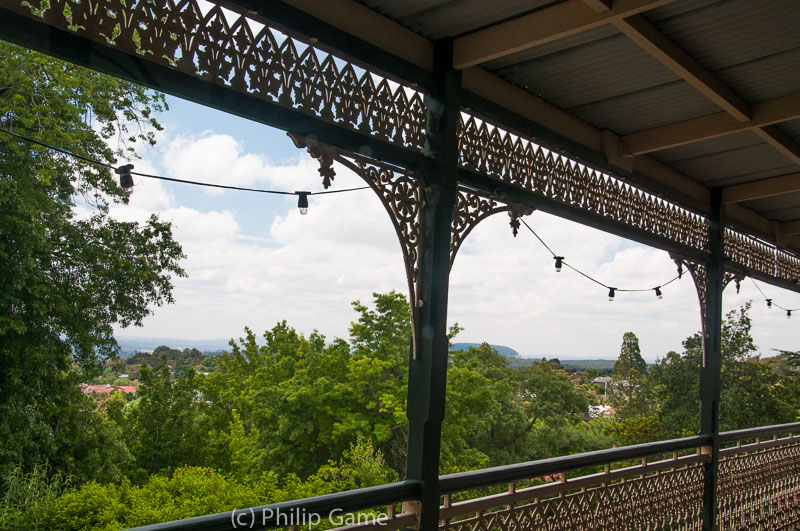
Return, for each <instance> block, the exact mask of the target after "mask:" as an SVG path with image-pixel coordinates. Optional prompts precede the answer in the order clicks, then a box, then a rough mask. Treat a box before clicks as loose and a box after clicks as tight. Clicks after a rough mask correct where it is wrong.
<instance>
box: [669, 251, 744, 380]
mask: <svg viewBox="0 0 800 531" xmlns="http://www.w3.org/2000/svg"><path fill="white" fill-rule="evenodd" d="M670 256H671V257H672V260H673V261H674V262H675V263H676V264H677V265H678V271H679V274H682V272H683V271H685V270H687V269H688V270H689V273H690V274H691V275H692V280H693V281H694V287H695V289H696V290H697V299H698V301H699V302H700V328H701V330H702V332H703V360H702V362H703V367H705V366H706V343H705V339H706V338H707V337H708V334H707V333H706V315H707V313H708V272H707V269H706V266H705V264H702V263H700V262H697V261H694V260H686V259H684V258H681V257H679V256H676V255H670ZM742 278H743V277H742V275H741V274H740V273H733V272H731V271H725V272H724V273H723V274H722V289H723V290H724V289H725V287H726V286H727V285H728V284H730V283H731V282H732V281H736V285H737V288H736V289H737V293H738V289H739V288H738V285H739V282H740V281H741V279H742Z"/></svg>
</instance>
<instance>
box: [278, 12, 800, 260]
mask: <svg viewBox="0 0 800 531" xmlns="http://www.w3.org/2000/svg"><path fill="white" fill-rule="evenodd" d="M285 1H286V3H288V4H291V5H294V6H297V7H298V8H300V9H302V10H304V11H306V12H308V13H309V14H310V15H312V16H314V17H317V18H319V19H321V20H323V21H325V22H327V23H329V24H331V25H333V26H336V27H339V28H341V29H343V30H345V31H348V32H349V33H351V34H352V35H353V36H355V37H358V38H360V39H362V40H364V41H366V42H369V43H372V44H374V45H376V46H378V47H381V48H385V49H387V50H392V52H393V53H395V54H396V55H397V56H399V57H401V58H403V59H405V60H407V61H409V62H411V63H414V64H417V65H420V66H422V67H423V68H426V69H427V68H432V66H431V65H432V64H433V43H432V42H431V41H428V40H427V39H424V38H423V37H420V36H419V35H417V34H414V33H413V32H411V31H410V30H408V29H407V28H404V27H402V26H400V25H399V24H397V23H394V22H391V21H389V20H388V19H386V20H383V21H381V20H378V18H376V17H381V15H379V14H377V13H375V12H372V13H367V12H365V11H362V10H361V9H358V8H359V7H360V8H363V7H364V6H363V5H361V4H359V5H356V4H358V2H356V1H355V0H332V1H334V2H335V8H332V7H330V6H329V5H327V4H326V2H317V1H314V0H285ZM672 1H674V0H659V1H649V2H645V1H644V0H614V3H613V9H612V10H610V11H609V12H607V13H606V15H609V16H618V17H624V16H628V15H630V14H635V13H636V12H641V11H644V10H646V9H652V8H655V7H658V6H660V5H665V4H667V3H670V2H672ZM565 3H572V4H578V7H579V8H581V11H580V12H582V13H583V15H581V16H585V15H586V14H587V13H589V15H592V16H596V14H593V13H591V10H590V9H588V8H587V7H586V6H585V5H579V4H581V3H582V0H568V2H565ZM558 5H563V4H558ZM554 7H557V6H554ZM353 9H356V11H362V12H361V14H359V15H358V16H357V17H356V19H357V20H356V19H349V18H348V17H347V16H346V15H345V14H346V13H349V12H351V10H353ZM549 9H552V8H547V9H545V10H543V11H548V10H549ZM626 9H627V10H631V11H627V12H625V11H624V10H626ZM622 12H625V13H627V14H626V15H620V14H619V13H622ZM384 18H385V17H384ZM556 18H558V17H556ZM608 21H609V18H608V17H606V18H603V19H602V21H601V22H599V23H596V22H590V23H588V25H586V24H584V25H581V24H582V23H581V22H580V21H579V20H575V21H573V23H572V24H571V25H570V26H569V27H568V28H566V29H563V31H562V30H555V29H554V30H553V32H551V33H554V34H553V35H544V36H543V37H542V38H544V39H545V40H544V41H542V42H548V41H550V40H554V39H557V38H559V37H560V36H566V35H568V34H574V33H577V32H580V31H584V30H586V29H590V27H596V26H598V25H601V24H605V23H607V22H608ZM512 22H513V21H512ZM560 22H561V23H562V24H565V21H564V20H561V21H560ZM566 22H569V21H566ZM576 25H577V27H575V26H576ZM376 27H380V28H381V30H380V31H375V28H376ZM544 27H547V21H546V20H544ZM537 31H538V32H539V33H537V35H542V33H541V31H543V30H542V29H541V28H538V29H537ZM559 32H560V33H559ZM533 45H535V43H534V44H533ZM462 85H463V87H464V88H465V89H466V90H467V91H469V92H472V93H474V94H475V95H477V96H479V97H481V98H484V99H485V100H486V101H487V102H489V104H491V105H497V106H498V107H499V108H501V109H504V112H507V113H509V114H512V115H513V114H515V115H517V116H520V117H522V119H523V120H529V121H530V122H531V123H534V124H537V125H539V126H541V127H542V128H544V129H547V130H549V131H553V132H555V133H557V134H559V135H561V136H562V137H564V138H565V139H566V141H567V142H571V143H572V147H570V149H575V150H576V151H578V150H579V149H580V148H582V149H585V150H586V151H587V152H589V153H596V154H598V156H602V155H603V150H602V134H601V132H600V131H599V130H597V129H595V128H594V127H592V126H591V125H589V124H587V123H585V122H583V121H581V120H580V119H578V118H576V117H575V116H572V115H570V114H568V113H567V112H565V111H563V110H561V109H559V108H557V107H555V106H553V105H551V104H548V103H547V102H545V101H544V100H542V99H540V98H537V97H536V96H534V95H532V94H530V93H529V92H527V91H525V90H523V89H521V88H519V87H517V86H515V85H512V84H511V83H509V82H507V81H505V80H503V79H501V78H500V77H498V76H496V75H494V74H491V73H490V72H488V71H486V70H484V69H482V68H478V67H472V68H469V69H467V70H465V71H464V73H463V81H462ZM465 105H470V102H465ZM754 108H757V106H754ZM475 110H476V111H477V112H480V108H476V109H475ZM520 131H521V132H524V131H525V127H523V128H522V129H520ZM534 135H535V133H534ZM634 173H635V174H636V175H638V176H639V177H640V178H641V180H643V181H644V180H648V181H650V182H651V183H656V184H657V187H658V188H663V189H664V191H663V192H662V193H663V195H664V197H667V198H672V199H673V200H678V201H679V202H680V203H681V204H682V205H683V206H686V207H689V208H695V209H696V210H698V211H701V212H704V211H705V210H706V209H707V206H708V201H709V189H708V188H707V187H706V186H704V185H702V184H700V183H698V182H697V181H695V180H693V179H691V178H690V177H688V176H686V175H684V174H681V173H680V172H678V171H675V170H674V169H672V168H670V167H669V166H667V165H665V164H662V163H660V162H658V161H657V160H655V159H653V158H651V157H647V156H637V157H636V158H635V163H634ZM632 181H634V182H635V181H636V179H635V177H634V178H633V179H632ZM728 215H729V219H730V220H731V221H732V222H734V223H736V224H737V225H738V226H739V227H740V228H741V229H742V230H745V231H752V233H753V234H754V235H756V236H759V237H762V238H765V239H767V240H773V239H774V236H773V234H772V232H773V231H772V230H771V229H770V221H769V220H768V219H767V218H765V217H764V216H761V215H759V214H757V213H756V212H754V211H752V210H750V209H749V208H745V207H744V206H742V205H740V204H731V205H729V207H728ZM583 222H584V223H585V221H583ZM627 237H630V236H627ZM784 243H785V244H786V245H788V246H790V248H791V249H792V250H793V251H798V250H800V237H797V236H789V237H786V238H785V239H784Z"/></svg>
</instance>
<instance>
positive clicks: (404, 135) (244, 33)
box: [8, 0, 426, 151]
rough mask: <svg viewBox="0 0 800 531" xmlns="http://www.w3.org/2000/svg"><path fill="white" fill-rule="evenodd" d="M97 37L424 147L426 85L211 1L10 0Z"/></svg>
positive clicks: (392, 140) (418, 148) (222, 82)
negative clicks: (384, 72)
mask: <svg viewBox="0 0 800 531" xmlns="http://www.w3.org/2000/svg"><path fill="white" fill-rule="evenodd" d="M8 4H11V5H10V6H9V7H10V8H11V9H13V10H14V11H16V12H18V13H20V14H22V15H25V16H28V17H33V18H38V19H40V20H42V21H43V22H45V23H47V24H49V25H51V26H55V27H57V28H61V29H65V30H69V31H72V32H75V33H77V34H79V35H81V36H83V37H86V38H87V39H90V40H93V41H95V42H99V43H101V44H105V45H108V46H112V47H114V48H117V49H119V50H122V51H124V52H127V53H130V54H134V55H138V56H141V57H143V58H146V59H147V60H149V61H152V62H154V63H158V64H160V65H163V66H168V67H171V68H174V69H176V70H179V71H181V72H184V73H186V74H190V75H193V76H197V77H199V78H201V79H204V80H206V81H210V82H212V83H215V84H219V85H223V86H226V87H228V88H231V89H234V90H236V91H239V92H243V93H246V94H248V95H251V96H256V97H259V98H263V99H265V100H267V101H270V102H272V103H276V104H278V105H281V106H284V107H287V108H290V109H293V110H296V111H301V112H304V113H307V114H309V115H312V116H314V117H317V118H320V119H322V120H325V121H328V122H331V123H334V124H336V125H340V126H344V127H347V128H349V129H352V130H355V131H359V132H361V133H364V134H369V135H372V136H375V137H377V138H379V139H381V140H384V141H387V142H390V143H392V144H396V145H399V146H402V147H405V148H408V149H412V150H415V151H422V148H423V146H424V138H425V121H426V109H425V105H424V103H423V95H422V93H421V92H419V91H418V90H416V89H415V88H414V87H411V86H404V85H401V84H399V83H397V82H395V81H391V80H389V79H388V78H387V77H385V76H383V75H380V74H378V73H376V72H375V71H374V70H369V69H367V68H366V66H365V65H356V64H355V63H353V62H351V61H348V60H345V59H342V58H339V57H336V56H334V55H333V54H331V53H330V52H329V51H326V50H323V49H321V48H320V46H318V45H316V40H315V39H313V38H304V37H302V36H299V35H291V36H290V35H287V34H286V33H284V32H281V31H279V30H278V29H276V28H274V27H271V26H269V25H268V21H267V20H266V19H263V18H262V17H259V16H258V15H256V14H251V13H249V12H248V13H247V15H246V16H245V15H244V14H242V13H236V12H234V11H231V10H230V9H226V8H223V7H221V6H220V5H217V4H214V3H211V2H206V1H203V0H182V1H174V0H163V1H159V2H153V1H152V0H138V1H137V0H132V1H123V0H107V1H100V2H87V1H85V0H84V1H80V2H79V1H77V0H49V1H48V2H38V1H30V2H29V1H19V2H9V3H8Z"/></svg>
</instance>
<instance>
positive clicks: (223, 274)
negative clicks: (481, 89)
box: [114, 132, 800, 360]
mask: <svg viewBox="0 0 800 531" xmlns="http://www.w3.org/2000/svg"><path fill="white" fill-rule="evenodd" d="M163 167H164V172H165V174H167V175H169V176H171V177H178V178H183V179H190V180H197V181H206V182H223V183H226V184H233V185H237V186H254V185H258V186H263V187H267V186H269V187H274V188H277V189H283V190H285V189H311V190H316V189H318V188H319V180H320V178H319V175H318V173H317V165H316V162H314V161H312V160H311V159H310V158H309V157H308V156H306V155H302V156H298V158H297V159H296V160H294V161H293V162H292V163H291V164H286V165H276V164H273V163H272V162H271V161H270V160H269V158H268V157H267V156H265V155H262V154H254V153H247V152H245V150H244V148H243V145H242V144H241V143H240V142H238V141H236V140H235V139H234V138H233V137H231V136H228V135H221V134H215V133H212V132H206V133H203V134H201V135H198V136H196V137H179V138H177V139H175V140H173V141H171V142H168V148H167V149H166V151H165V154H164V159H163ZM140 168H142V169H144V168H147V169H148V171H152V172H154V173H157V172H155V168H154V167H153V166H150V167H148V166H147V165H146V164H145V163H143V162H142V161H139V162H137V168H136V169H137V170H139V169H140ZM336 169H337V176H336V179H335V181H334V189H342V188H349V187H356V186H363V185H364V183H363V181H362V180H361V179H359V178H358V177H357V176H354V175H353V174H352V173H351V172H350V171H349V170H347V169H345V168H341V167H337V168H336ZM287 183H290V184H289V185H287ZM282 204H283V205H284V210H283V213H282V214H280V215H278V216H276V217H275V218H274V219H273V221H272V223H271V225H270V226H269V233H268V234H267V235H265V236H266V237H263V236H264V235H258V236H251V235H247V234H244V233H243V229H242V226H241V224H240V222H239V221H238V219H239V217H240V215H241V213H240V212H237V211H236V210H235V209H233V208H230V209H228V210H223V209H214V210H208V211H201V210H198V209H194V208H189V207H188V206H185V205H181V204H180V203H179V201H178V200H177V199H176V198H175V197H173V196H172V195H171V194H170V193H168V192H167V190H166V189H165V187H164V185H163V183H161V182H159V181H152V180H147V181H146V182H145V183H143V184H141V185H139V184H137V187H136V191H135V193H134V195H133V197H132V200H131V204H130V205H129V206H127V207H124V208H119V209H115V211H114V213H115V215H119V216H124V217H126V218H129V219H144V218H145V217H146V216H147V215H149V214H150V213H151V212H153V211H156V212H158V213H159V214H160V215H161V216H162V217H164V218H166V219H170V220H172V221H173V223H174V226H175V235H176V237H177V239H178V240H179V241H180V242H181V243H182V244H183V246H184V250H185V252H186V254H187V259H186V261H185V264H184V267H185V268H186V270H187V272H188V273H189V277H188V278H187V279H177V280H176V282H175V298H176V301H177V303H176V304H175V305H173V306H171V307H166V308H158V309H156V311H155V315H154V316H153V317H150V318H148V319H147V320H146V322H145V328H144V329H143V330H126V331H125V332H124V333H125V334H126V335H143V336H164V337H185V338H189V339H190V338H217V337H231V336H239V335H241V333H242V329H243V327H244V326H245V325H249V326H251V327H252V328H253V329H254V330H256V331H257V332H259V333H260V332H262V331H263V330H265V329H267V328H271V327H272V326H273V325H274V324H275V322H277V321H279V320H282V319H286V320H288V321H289V323H290V324H291V325H292V326H295V327H296V328H297V329H299V330H301V331H304V332H306V333H307V332H309V331H311V330H312V329H314V328H317V329H319V330H320V331H322V332H323V333H325V334H326V335H328V336H329V337H330V336H334V335H336V336H346V335H347V327H348V325H349V323H350V322H351V321H352V320H353V319H354V317H355V314H354V313H353V311H352V309H351V307H350V301H352V300H355V299H360V300H362V301H367V300H369V299H370V296H371V293H372V292H385V291H388V290H390V289H396V290H399V291H401V292H403V293H405V292H406V286H407V284H406V277H405V271H404V268H403V263H402V255H401V251H400V246H399V244H398V242H397V238H396V235H395V233H394V229H393V226H392V224H391V221H390V219H389V217H388V216H387V214H386V212H385V210H384V208H383V205H382V204H381V202H380V201H379V200H378V198H377V197H376V196H375V194H374V193H373V192H372V191H371V190H363V191H358V192H350V193H342V194H332V195H325V196H316V197H315V196H312V197H310V208H309V212H308V215H306V216H301V215H300V214H299V211H298V209H297V208H296V199H295V198H294V197H289V198H286V199H285V201H284V203H282ZM526 221H528V223H529V224H530V225H531V226H532V227H533V228H534V230H536V231H537V232H538V233H539V235H540V236H541V237H542V238H543V239H544V240H545V241H546V242H547V243H548V244H549V245H550V246H551V247H552V248H553V250H554V251H555V252H557V253H558V254H561V255H563V256H565V258H566V261H567V262H568V263H570V264H572V265H574V266H576V267H578V268H580V269H582V270H583V271H585V272H586V273H587V274H589V275H591V276H593V277H595V278H597V279H598V280H600V281H602V282H604V283H606V284H608V285H612V286H615V287H618V288H645V289H647V290H648V291H646V292H643V293H625V292H620V293H618V294H617V297H616V300H615V301H614V302H608V300H607V290H606V289H604V288H603V287H601V286H598V285H596V284H594V283H592V282H591V281H589V280H587V279H585V278H583V277H581V276H580V275H578V274H577V273H575V272H574V271H571V270H569V269H568V268H564V270H563V271H562V272H561V273H556V272H555V270H554V263H553V260H552V257H551V256H550V254H549V253H548V252H547V250H546V249H544V248H543V247H542V246H541V244H540V243H539V242H538V241H537V240H536V239H535V238H534V237H533V235H531V234H530V233H529V232H527V229H525V228H524V227H522V228H521V230H520V233H519V235H518V236H517V238H514V237H513V236H512V234H511V230H510V229H509V227H508V216H507V215H506V214H498V215H496V216H493V217H492V218H489V219H488V220H486V221H484V222H482V223H481V224H480V225H479V226H478V227H477V228H476V229H475V230H474V231H473V232H472V233H471V234H470V236H469V237H468V239H467V241H466V242H465V244H464V246H463V247H462V249H461V250H460V252H459V256H458V257H457V259H456V263H455V267H454V269H453V272H452V277H451V286H450V306H449V308H450V310H449V314H450V321H451V322H452V321H458V322H459V323H460V324H461V325H462V326H464V327H465V328H466V330H465V332H463V333H462V335H461V336H460V337H459V340H462V341H484V340H485V341H490V342H493V343H496V344H505V345H508V346H511V347H513V348H516V349H517V350H519V351H520V352H521V353H523V354H528V355H536V356H541V355H546V356H548V357H551V356H560V357H565V358H566V357H587V356H588V357H595V356H603V357H616V355H617V354H618V352H619V346H620V343H621V340H622V335H623V333H624V332H626V331H633V332H635V333H636V334H637V336H638V337H639V339H640V341H641V347H642V353H643V355H644V356H645V357H646V358H647V359H649V360H653V359H654V358H656V357H658V356H663V355H664V354H665V353H666V352H667V351H668V350H671V349H675V350H680V349H681V341H682V340H683V339H685V338H686V337H687V336H688V335H690V334H693V333H694V332H696V331H697V330H698V329H699V327H700V313H699V308H698V303H697V296H696V294H695V289H694V285H693V283H692V280H691V277H690V276H689V275H688V273H687V274H686V275H685V276H684V278H683V279H682V280H680V281H676V282H673V283H672V284H670V285H669V286H666V287H664V288H663V292H664V298H663V300H658V299H657V298H656V296H655V294H654V292H653V291H651V290H650V288H653V287H655V286H657V285H659V284H660V283H664V282H666V281H668V280H669V279H671V278H673V277H674V276H675V274H676V266H675V264H674V263H673V262H672V261H671V260H670V258H669V257H668V255H667V253H665V252H663V251H658V250H654V249H651V248H647V247H644V246H641V245H637V244H631V243H630V242H626V241H624V240H622V239H620V238H617V237H615V236H611V235H609V234H606V233H603V232H600V231H597V230H594V229H590V228H587V227H584V226H581V225H578V224H575V223H571V222H568V221H565V220H561V219H558V218H555V217H553V216H549V215H546V214H543V213H540V212H535V213H534V214H533V215H532V216H529V217H527V218H526ZM748 282H749V281H748ZM770 289H771V290H772V291H773V292H776V293H777V295H775V298H776V300H777V299H781V300H785V302H786V304H794V306H795V307H796V306H800V296H797V295H795V294H790V293H789V292H786V291H784V290H777V288H770ZM732 291H733V288H729V290H728V291H726V308H731V307H736V306H739V305H741V304H743V303H744V302H745V301H746V300H748V299H749V298H757V297H758V296H760V295H759V294H758V293H755V290H754V288H753V287H752V284H747V283H746V284H743V285H742V293H741V294H740V295H739V296H733V295H731V292H732ZM759 300H761V299H759ZM777 312H778V310H773V311H772V313H771V314H769V313H768V312H767V310H766V309H763V308H760V303H759V304H757V305H756V307H755V308H754V310H753V312H752V315H753V316H754V334H755V336H756V341H757V343H758V344H759V345H760V346H762V348H763V351H764V352H765V354H766V353H768V351H769V349H770V348H773V347H780V348H788V349H797V348H800V346H798V341H797V337H796V334H795V335H793V334H792V328H795V329H796V324H795V321H794V320H793V321H791V322H788V323H787V320H786V319H785V317H784V318H783V319H781V318H780V317H781V315H779V314H778V313H777ZM797 317H798V318H800V315H798V316H797Z"/></svg>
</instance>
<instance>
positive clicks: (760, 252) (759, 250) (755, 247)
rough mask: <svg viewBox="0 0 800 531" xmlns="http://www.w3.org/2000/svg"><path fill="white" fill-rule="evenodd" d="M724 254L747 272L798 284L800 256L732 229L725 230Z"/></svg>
mask: <svg viewBox="0 0 800 531" xmlns="http://www.w3.org/2000/svg"><path fill="white" fill-rule="evenodd" d="M724 243H725V256H726V257H727V259H728V260H730V261H731V262H732V263H734V264H736V265H738V266H740V267H742V268H743V269H744V270H745V271H747V272H758V273H762V274H764V275H768V276H770V277H774V278H778V279H780V280H788V281H789V282H794V283H796V284H798V285H800V258H798V257H797V256H795V255H793V254H791V253H787V252H786V251H782V250H780V249H778V248H776V247H775V246H774V245H771V244H769V243H766V242H764V241H762V240H759V239H757V238H754V237H752V236H748V235H746V234H742V233H740V232H738V231H735V230H733V229H726V230H725V241H724Z"/></svg>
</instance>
